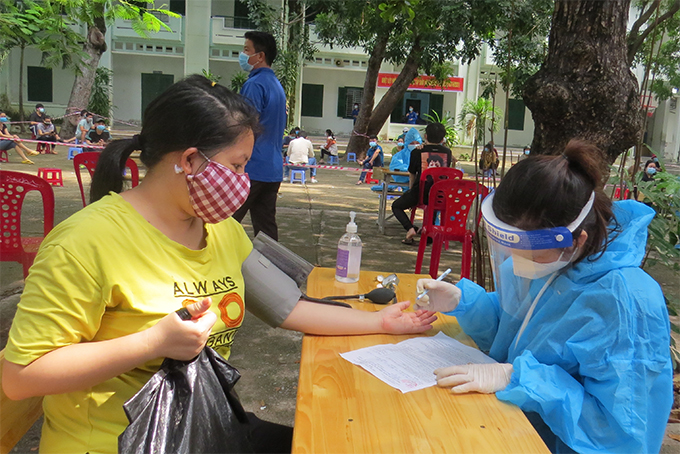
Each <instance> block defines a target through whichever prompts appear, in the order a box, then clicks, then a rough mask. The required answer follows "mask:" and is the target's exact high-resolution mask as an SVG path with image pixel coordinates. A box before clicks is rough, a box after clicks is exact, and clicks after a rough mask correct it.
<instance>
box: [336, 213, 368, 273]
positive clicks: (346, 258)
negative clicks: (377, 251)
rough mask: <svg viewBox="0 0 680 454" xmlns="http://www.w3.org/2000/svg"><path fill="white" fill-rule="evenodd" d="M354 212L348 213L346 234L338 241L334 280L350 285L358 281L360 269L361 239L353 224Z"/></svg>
mask: <svg viewBox="0 0 680 454" xmlns="http://www.w3.org/2000/svg"><path fill="white" fill-rule="evenodd" d="M355 216H356V213H355V212H354V211H350V212H349V217H350V221H349V224H347V233H345V234H344V235H343V236H342V237H341V238H340V241H338V258H337V260H336V265H335V279H336V280H337V281H340V282H344V283H348V284H351V283H352V282H357V281H358V280H359V270H360V269H361V246H362V245H361V238H359V235H357V225H356V224H355V223H354V217H355Z"/></svg>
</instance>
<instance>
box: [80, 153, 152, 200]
mask: <svg viewBox="0 0 680 454" xmlns="http://www.w3.org/2000/svg"><path fill="white" fill-rule="evenodd" d="M100 155H101V153H100V152H98V151H86V152H84V153H78V154H77V155H75V156H74V157H73V168H74V169H75V171H76V178H77V179H78V186H79V187H80V196H81V197H82V199H83V206H87V202H86V201H85V189H84V188H83V180H82V179H81V175H80V166H81V165H82V166H83V167H85V168H86V169H87V171H88V172H90V178H92V175H94V170H95V169H96V168H97V162H98V161H99V156H100ZM125 167H126V168H128V169H130V177H131V178H132V187H133V188H134V187H135V186H137V185H138V184H139V168H138V167H137V163H136V162H135V161H133V160H132V158H128V160H127V161H126V162H125Z"/></svg>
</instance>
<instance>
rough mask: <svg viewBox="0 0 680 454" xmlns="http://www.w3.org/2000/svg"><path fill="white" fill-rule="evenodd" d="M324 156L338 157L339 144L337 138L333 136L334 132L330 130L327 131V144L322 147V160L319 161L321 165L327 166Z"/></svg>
mask: <svg viewBox="0 0 680 454" xmlns="http://www.w3.org/2000/svg"><path fill="white" fill-rule="evenodd" d="M324 155H328V156H337V155H338V143H337V141H336V140H335V136H334V135H333V131H331V130H330V129H326V144H325V145H324V146H323V147H321V159H320V160H319V163H320V164H325V163H326V162H325V161H324V160H323V157H324Z"/></svg>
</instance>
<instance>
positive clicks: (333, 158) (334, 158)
mask: <svg viewBox="0 0 680 454" xmlns="http://www.w3.org/2000/svg"><path fill="white" fill-rule="evenodd" d="M352 154H354V153H352ZM328 163H329V164H330V165H340V160H339V159H338V157H337V156H333V155H331V156H330V158H329V160H328Z"/></svg>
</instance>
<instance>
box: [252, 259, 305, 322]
mask: <svg viewBox="0 0 680 454" xmlns="http://www.w3.org/2000/svg"><path fill="white" fill-rule="evenodd" d="M241 273H242V274H243V280H244V282H245V286H246V288H245V296H246V309H248V311H250V312H251V313H252V314H253V315H255V316H256V317H257V318H259V319H260V320H262V321H263V322H265V323H266V324H268V325H269V326H272V327H274V328H276V327H278V326H281V323H283V321H284V320H285V319H286V318H287V317H288V315H289V314H290V313H291V312H292V311H293V308H294V307H295V305H296V304H297V303H298V301H299V300H300V296H302V292H301V291H300V289H299V288H298V286H297V284H296V283H295V281H294V280H293V279H291V278H290V277H288V275H287V274H286V273H284V272H283V271H281V270H280V269H279V268H277V267H276V265H274V264H273V263H272V262H271V261H270V260H269V259H268V258H267V257H265V256H264V255H262V254H261V253H260V252H259V251H258V250H257V249H253V251H252V252H251V253H250V255H249V256H248V258H247V259H246V261H245V262H243V265H242V266H241Z"/></svg>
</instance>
